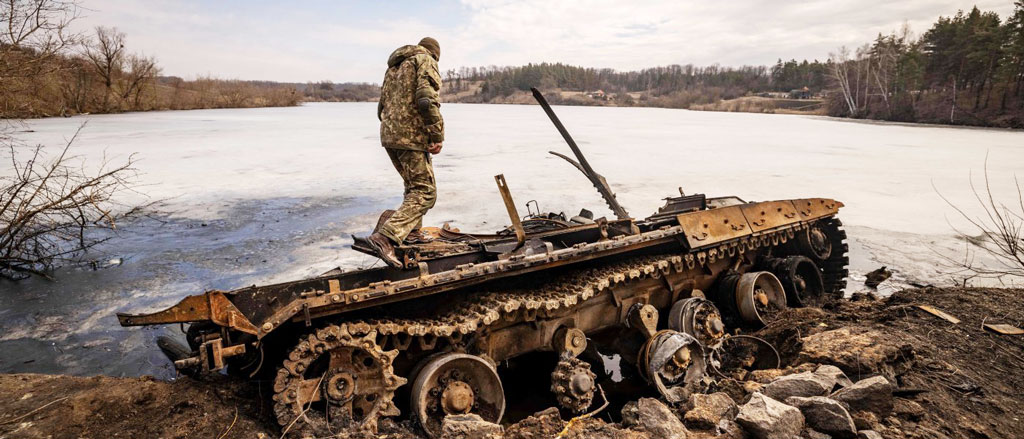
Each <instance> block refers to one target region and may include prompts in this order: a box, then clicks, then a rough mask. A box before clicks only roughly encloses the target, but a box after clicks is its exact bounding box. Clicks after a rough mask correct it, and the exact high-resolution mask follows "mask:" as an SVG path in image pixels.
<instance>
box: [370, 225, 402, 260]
mask: <svg viewBox="0 0 1024 439" xmlns="http://www.w3.org/2000/svg"><path fill="white" fill-rule="evenodd" d="M366 240H367V241H368V242H369V243H370V246H371V247H373V251H375V252H376V253H377V256H378V257H379V258H381V260H383V261H384V262H385V263H387V264H388V265H390V266H392V267H395V268H402V263H401V262H400V261H399V260H398V256H396V255H395V246H394V244H392V243H391V239H390V238H388V237H387V236H384V235H382V234H381V233H380V232H373V234H372V235H370V237H369V238H366Z"/></svg>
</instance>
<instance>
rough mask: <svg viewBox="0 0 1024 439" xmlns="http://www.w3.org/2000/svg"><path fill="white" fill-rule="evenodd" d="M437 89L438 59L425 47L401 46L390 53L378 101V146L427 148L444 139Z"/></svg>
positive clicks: (439, 82)
mask: <svg viewBox="0 0 1024 439" xmlns="http://www.w3.org/2000/svg"><path fill="white" fill-rule="evenodd" d="M440 90H441V74H440V73H439V72H438V69H437V61H436V60H434V57H433V56H431V55H430V52H428V51H427V49H425V48H423V47H421V46H402V47H399V48H398V49H396V50H395V51H394V52H392V53H391V56H390V57H389V58H388V71H387V73H385V74H384V85H382V86H381V90H380V101H379V102H378V103H377V118H378V119H380V143H381V145H383V146H384V147H386V148H393V149H411V150H416V151H426V150H427V146H428V145H429V144H431V143H438V142H442V141H444V120H443V119H441V101H440V96H439V94H438V93H439V92H440Z"/></svg>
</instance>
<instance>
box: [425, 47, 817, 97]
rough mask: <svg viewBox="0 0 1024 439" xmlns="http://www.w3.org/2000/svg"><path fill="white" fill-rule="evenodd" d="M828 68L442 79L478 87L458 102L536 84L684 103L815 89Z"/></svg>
mask: <svg viewBox="0 0 1024 439" xmlns="http://www.w3.org/2000/svg"><path fill="white" fill-rule="evenodd" d="M827 72H828V69H827V66H826V65H825V64H823V63H821V62H819V61H817V60H815V61H813V62H809V61H806V60H804V61H802V62H798V61H796V60H790V61H786V62H783V61H782V60H781V59H780V60H779V61H778V63H776V64H775V65H774V66H771V67H767V66H743V67H722V66H719V65H711V66H694V65H692V64H687V65H670V66H663V67H652V68H647V69H643V70H639V71H629V72H617V71H615V70H612V69H595V68H587V67H578V66H571V65H567V64H562V63H540V64H527V65H525V66H517V67H495V66H492V67H475V68H461V69H458V70H449V71H448V72H446V74H445V79H446V82H447V87H448V90H449V91H451V92H454V93H459V92H462V91H465V90H466V89H467V88H468V87H471V86H474V85H475V86H477V87H478V89H477V92H476V93H474V94H472V95H470V96H464V97H462V98H461V99H459V100H460V101H462V102H490V101H493V100H494V99H495V98H500V97H504V96H509V95H512V94H513V93H515V92H517V91H526V90H529V89H530V88H531V87H538V88H541V89H549V90H550V89H560V90H566V91H576V92H594V91H597V90H600V91H602V92H603V93H605V94H606V95H609V96H611V97H612V98H614V100H615V101H616V102H618V103H622V104H624V105H637V104H639V105H649V106H664V107H675V108H688V107H689V106H690V105H692V104H700V103H710V102H715V101H718V100H721V99H733V98H736V97H740V96H745V95H748V94H751V93H761V92H770V91H779V92H788V91H790V90H792V89H796V88H802V87H808V89H809V90H810V91H811V92H812V93H818V92H820V91H821V90H822V89H823V88H824V87H825V86H826V82H827V80H826V78H827ZM634 96H636V98H634ZM554 100H555V101H558V100H559V97H558V96H555V97H554ZM563 103H564V102H563Z"/></svg>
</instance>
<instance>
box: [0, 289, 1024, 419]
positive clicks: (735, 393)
mask: <svg viewBox="0 0 1024 439" xmlns="http://www.w3.org/2000/svg"><path fill="white" fill-rule="evenodd" d="M917 305H931V306H933V307H935V308H938V309H941V310H943V311H945V312H947V313H949V314H952V315H954V316H955V317H957V318H959V319H960V322H959V323H956V324H954V323H950V322H948V321H946V320H943V319H941V318H939V317H936V316H934V315H932V314H929V313H926V312H924V311H922V310H921V309H919V308H917ZM984 323H1008V324H1011V325H1015V326H1018V327H1019V326H1021V325H1022V324H1024V291H1022V290H1009V289H936V288H928V289H914V290H905V291H901V292H899V293H897V294H895V295H893V296H892V297H890V298H887V299H884V300H877V299H873V298H870V297H866V296H858V297H857V300H855V301H844V302H841V303H839V304H836V305H834V306H833V307H832V308H830V309H825V310H818V309H795V310H789V311H786V312H785V313H783V314H782V315H781V316H780V318H779V320H777V321H776V322H774V323H772V324H771V325H770V326H768V327H766V328H764V329H762V330H760V331H758V332H756V333H754V334H753V335H756V336H758V337H761V338H764V339H765V340H768V341H770V342H771V343H772V344H773V346H775V348H776V349H777V350H778V352H779V354H780V357H781V367H780V368H779V369H768V370H757V371H752V370H747V369H733V370H723V371H721V375H715V377H716V378H717V381H718V383H716V384H714V385H713V386H712V389H709V390H720V391H722V392H724V393H725V394H728V395H729V397H731V399H733V400H735V403H736V404H738V405H740V406H743V405H744V404H747V403H748V401H749V400H750V399H751V396H752V395H754V394H755V392H757V393H756V394H759V395H760V394H761V393H760V392H762V391H763V392H766V393H768V394H782V393H785V392H786V391H798V390H801V389H806V388H808V387H807V386H808V385H811V384H814V383H815V382H818V380H826V381H828V382H829V383H832V382H835V384H836V386H837V388H838V387H843V386H846V387H849V386H850V385H851V384H852V383H850V382H849V381H845V384H843V382H844V380H845V378H846V377H849V379H850V380H852V381H853V382H856V384H855V385H856V386H861V387H863V388H860V389H853V390H850V389H844V390H841V391H839V392H837V393H833V394H832V398H835V399H836V400H841V401H843V403H842V404H845V407H847V408H849V410H850V414H851V415H852V418H851V419H852V421H853V422H854V423H855V424H856V429H857V430H873V431H876V432H878V433H880V434H881V436H882V437H886V438H960V437H966V438H1016V437H1022V436H1024V423H1022V422H1021V415H1020V413H1024V397H1022V396H1021V394H1020V390H1019V389H1021V388H1024V374H1021V373H1020V371H1021V365H1024V337H1021V336H1007V335H1000V334H996V333H994V332H991V331H989V330H986V329H984V328H983V327H982V325H983V324H984ZM763 349H766V348H763ZM764 353H765V352H762V354H764ZM769 353H770V351H769ZM770 356H771V362H772V363H774V361H775V359H774V354H771V355H770ZM819 365H833V366H836V367H833V368H831V369H829V368H822V367H820V366H819ZM771 366H774V364H772V365H771ZM837 368H838V369H837ZM823 371H827V372H823ZM814 374H816V375H814ZM789 375H795V376H794V377H790V378H787V379H786V380H783V381H785V382H784V383H781V384H780V383H778V381H779V380H780V378H782V377H786V376H789ZM811 375H814V377H812V376H811ZM873 376H874V377H884V378H885V379H884V380H883V379H881V378H872V379H869V378H870V377H873ZM823 377H824V378H823ZM801 380H802V381H801ZM829 380H832V381H829ZM872 382H877V383H891V388H890V387H888V385H887V384H886V386H883V387H884V392H885V395H884V396H885V399H884V401H882V403H883V404H882V405H883V406H884V410H882V411H878V410H876V412H879V413H881V414H875V413H871V411H868V410H865V411H856V410H855V409H856V408H857V407H856V404H851V403H849V401H850V398H851V396H850V395H851V394H855V393H857V392H861V393H863V394H865V395H867V396H864V398H880V396H878V395H874V396H872V395H871V394H870V393H871V392H873V391H874V392H876V393H877V391H876V390H872V389H875V388H876V387H877V386H875V387H871V386H869V385H868V383H872ZM801 386H802V387H801ZM827 386H828V385H826V387H827ZM264 387H265V386H264V385H261V384H260V383H255V384H249V383H242V382H239V381H235V380H233V379H230V378H227V377H222V376H214V377H210V378H204V380H203V381H195V380H192V379H189V378H182V379H179V380H177V381H174V382H162V381H156V380H153V379H150V378H145V377H144V378H110V377H91V378H81V377H67V376H47V375H0V437H2V438H12V439H13V438H38V437H53V438H106V437H140V438H143V437H144V438H156V437H161V438H164V437H167V438H171V437H175V438H177V437H181V438H186V437H195V438H221V437H224V438H254V437H270V438H274V437H278V436H279V435H280V429H279V428H278V427H277V426H276V425H275V422H274V421H273V419H272V416H271V413H270V412H269V410H267V408H266V407H265V406H264V403H263V401H265V400H266V398H261V393H263V394H264V395H263V396H266V393H267V392H269V389H267V388H264ZM768 387H771V388H770V389H768ZM810 388H813V385H812V386H811V387H810ZM838 393H844V394H838ZM837 394H838V396H837ZM826 396H827V395H826ZM717 398H718V399H721V400H723V401H724V402H725V403H727V402H728V401H725V400H726V399H728V398H725V397H724V396H718V397H717ZM757 398H760V399H757V401H762V400H763V399H764V398H765V397H764V396H758V397H757ZM889 398H891V400H890V399H889ZM827 400H828V398H826V397H825V396H822V397H810V398H803V397H802V396H801V397H800V398H797V399H792V398H790V399H788V400H787V401H790V402H793V403H794V404H798V405H799V404H804V406H803V408H802V410H805V413H811V412H806V410H807V407H818V408H819V409H821V413H826V414H827V413H831V412H828V410H833V411H836V410H838V411H839V412H843V410H839V409H837V408H836V407H838V406H839V405H840V404H832V403H830V402H829V401H827ZM646 401H647V402H644V403H643V404H640V405H637V404H631V405H630V406H631V407H634V408H637V410H634V411H635V412H637V413H644V410H639V408H644V407H650V409H649V410H647V411H648V412H649V413H650V415H649V416H658V417H660V418H646V419H644V418H641V419H633V418H637V415H635V414H634V415H633V416H627V417H624V419H625V421H624V423H623V424H619V423H611V422H609V421H608V420H609V419H612V418H611V417H609V415H610V414H609V413H601V414H599V415H598V416H595V417H594V418H589V419H582V420H576V421H573V422H569V420H568V419H567V418H563V417H561V416H560V415H559V413H558V411H557V410H547V411H544V412H541V413H538V414H536V415H534V416H532V417H528V418H526V419H523V420H521V421H519V422H518V423H515V424H511V425H506V426H505V428H504V436H503V437H505V438H550V437H553V436H556V435H558V434H559V433H563V432H564V436H563V437H586V438H589V439H593V438H599V437H630V438H638V439H641V438H650V437H662V436H665V437H671V436H672V435H675V434H688V435H689V436H688V437H699V438H724V437H746V436H749V435H748V434H747V433H745V432H744V431H743V430H742V428H741V426H740V425H739V424H737V423H736V422H734V421H733V419H731V417H732V416H734V415H735V412H736V410H734V409H728V410H725V409H723V410H712V409H713V408H714V406H712V405H709V404H710V402H702V401H701V400H699V398H698V400H693V399H691V401H690V402H689V403H688V404H680V405H678V406H674V407H670V406H666V407H668V409H662V408H660V405H659V404H660V403H657V402H656V401H654V400H646ZM794 401H795V402H794ZM868 402H872V401H870V400H868ZM876 402H877V401H876ZM644 404H647V405H644ZM694 404H698V405H701V404H704V406H702V407H694V406H693V405H694ZM761 404H763V402H761ZM769 404H775V402H769ZM815 404H817V405H816V406H815ZM828 404H832V405H828ZM726 406H728V404H726ZM751 407H752V406H751V405H749V404H748V405H747V408H746V411H747V412H751V410H753V409H752V408H751ZM826 409H827V410H826ZM787 410H788V409H787ZM740 411H741V412H743V411H744V408H743V407H741V410H740ZM688 412H693V413H691V416H689V417H687V416H686V414H687V413H688ZM698 412H699V413H706V412H708V413H718V412H722V413H726V412H728V413H731V414H730V415H727V416H726V417H723V418H722V419H721V421H720V422H719V423H718V424H717V425H714V419H707V420H704V419H702V422H700V423H695V422H693V420H694V419H696V417H697V416H696V414H697V413H698ZM843 413H845V412H843ZM614 415H615V418H618V414H614ZM819 415H820V416H819V417H823V416H824V417H827V416H825V415H821V414H820V413H819ZM666 416H675V417H677V418H678V421H679V422H676V421H677V420H673V419H668V418H666ZM743 416H744V421H743V423H744V427H743V428H747V429H748V431H750V428H753V427H751V426H752V425H754V424H756V423H759V422H764V423H769V424H764V425H771V424H770V422H775V421H778V420H771V419H756V422H755V421H753V420H750V419H755V416H756V413H754V414H751V413H747V414H745V415H743ZM844 416H845V415H844ZM652 419H661V421H656V420H654V421H652ZM683 421H685V422H686V427H684V426H683V423H684V422H683ZM807 422H808V423H811V422H815V421H814V417H813V416H809V417H808V418H807ZM822 422H823V421H822ZM844 422H845V423H840V425H843V426H844V428H846V427H848V425H849V421H844ZM385 424H386V425H382V427H381V435H384V436H388V437H393V438H412V437H416V433H415V429H414V428H412V427H411V426H410V425H409V422H408V421H401V422H399V423H394V422H386V423H385ZM696 425H704V426H705V427H697V426H696ZM712 425H714V427H710V426H712ZM686 428H690V431H689V432H688V433H686V431H685V430H686ZM700 428H707V429H704V430H701V429H700ZM802 434H804V435H808V436H810V435H812V434H818V433H816V432H811V431H810V430H806V428H805V430H804V432H803V433H802Z"/></svg>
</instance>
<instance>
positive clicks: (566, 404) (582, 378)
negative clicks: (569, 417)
mask: <svg viewBox="0 0 1024 439" xmlns="http://www.w3.org/2000/svg"><path fill="white" fill-rule="evenodd" d="M596 379H597V375H596V374H594V372H592V371H591V370H590V364H588V363H587V362H585V361H583V360H580V359H579V358H574V357H563V358H562V359H561V360H560V361H559V362H558V366H555V370H554V371H553V372H551V391H552V392H553V393H554V394H555V399H556V400H557V401H558V405H560V406H562V408H565V409H567V410H570V411H572V412H573V413H582V412H583V411H584V410H586V409H587V408H588V407H590V404H591V403H592V402H593V401H594V389H596V387H597V386H596V385H595V380H596Z"/></svg>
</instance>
